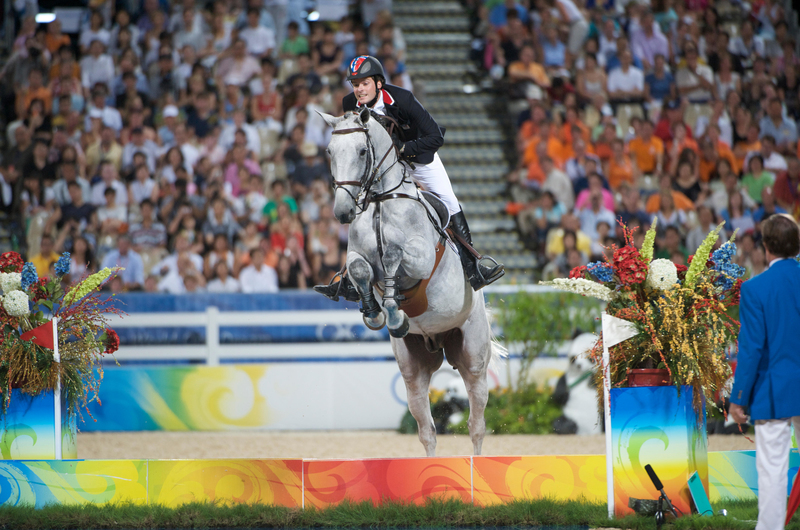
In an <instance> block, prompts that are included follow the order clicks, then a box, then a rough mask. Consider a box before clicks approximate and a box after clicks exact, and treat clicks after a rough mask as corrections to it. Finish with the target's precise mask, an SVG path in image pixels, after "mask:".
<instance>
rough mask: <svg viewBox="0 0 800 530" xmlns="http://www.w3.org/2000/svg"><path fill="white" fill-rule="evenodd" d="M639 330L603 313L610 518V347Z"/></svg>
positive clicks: (611, 505) (611, 508)
mask: <svg viewBox="0 0 800 530" xmlns="http://www.w3.org/2000/svg"><path fill="white" fill-rule="evenodd" d="M638 333H639V332H638V331H637V330H636V328H635V327H634V326H633V324H631V323H630V322H628V321H627V320H622V319H621V318H617V317H613V316H611V315H609V314H608V313H603V408H604V410H605V418H606V421H605V423H606V488H607V493H608V518H609V519H611V518H612V517H614V462H613V461H612V460H611V448H612V445H611V367H610V363H609V357H610V356H609V353H608V349H609V348H611V347H612V346H615V345H617V344H619V343H620V342H624V341H626V340H628V339H629V338H631V337H633V336H635V335H637V334H638Z"/></svg>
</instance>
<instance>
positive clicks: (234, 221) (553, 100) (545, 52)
mask: <svg viewBox="0 0 800 530" xmlns="http://www.w3.org/2000/svg"><path fill="white" fill-rule="evenodd" d="M466 2H467V3H466V6H465V7H466V8H467V9H468V10H469V12H470V13H471V15H472V19H473V25H472V34H473V42H472V46H471V49H469V50H465V51H464V53H465V55H471V57H472V59H473V60H474V61H475V63H476V65H478V67H479V70H480V72H481V75H482V76H483V79H484V80H485V81H487V82H488V83H490V84H491V85H492V86H493V87H495V88H498V87H499V88H500V89H501V92H500V97H501V98H503V99H505V100H507V101H508V108H509V112H510V113H512V115H513V123H514V124H515V127H516V130H515V131H514V132H513V135H514V136H515V138H516V154H517V156H516V158H515V160H514V164H515V165H514V166H513V170H512V171H511V172H510V173H509V174H508V175H507V176H506V179H507V183H508V191H509V197H510V199H509V203H508V206H507V212H508V213H509V214H510V215H513V216H515V217H516V219H517V222H518V228H519V231H520V234H521V237H522V238H523V240H524V241H525V244H526V246H527V247H528V248H529V249H530V251H531V252H534V253H536V255H537V256H538V257H539V258H540V259H539V262H540V263H541V264H542V265H543V266H542V267H541V269H540V270H539V271H537V272H536V276H537V277H539V276H541V277H554V276H564V275H566V274H568V272H569V270H570V269H571V268H573V267H575V266H579V265H583V264H586V263H587V262H588V261H594V260H597V259H600V258H601V257H602V255H603V253H604V252H607V248H608V247H609V245H610V244H612V243H614V242H618V238H619V236H620V235H621V231H620V230H619V227H618V222H622V223H624V224H627V225H628V226H630V227H633V226H639V227H641V229H640V230H639V231H638V237H640V238H641V237H642V235H643V233H644V231H645V229H647V228H648V227H649V224H650V222H651V219H652V218H653V217H657V218H658V227H659V238H658V257H665V258H668V259H671V260H673V261H675V262H676V263H683V264H685V263H686V261H687V259H688V256H689V252H690V251H693V250H694V249H695V248H696V246H697V245H698V244H699V242H700V241H701V240H702V238H703V236H704V235H705V234H706V233H707V232H708V231H709V230H710V229H711V228H713V227H714V226H715V225H716V224H717V223H719V222H724V223H725V236H726V237H727V236H728V235H730V234H731V233H733V232H734V231H735V230H738V235H737V241H738V242H739V256H738V258H737V259H738V260H739V263H740V264H741V265H744V266H745V267H747V269H748V271H750V273H751V274H757V273H759V272H761V271H763V270H764V268H765V267H766V266H767V263H765V257H764V250H763V247H762V245H761V243H760V234H759V224H760V222H761V221H762V220H763V219H765V218H766V217H767V216H769V215H771V214H773V213H776V212H789V213H791V214H793V215H794V216H795V217H798V215H800V162H798V158H797V155H798V149H799V148H800V144H799V143H798V133H797V124H796V119H797V118H798V117H800V86H798V85H799V84H800V70H798V68H799V67H800V63H798V56H797V53H796V50H797V43H796V42H795V41H794V40H793V38H792V35H793V34H794V31H793V30H791V29H790V27H789V26H788V25H787V20H788V21H790V22H791V23H794V19H792V18H791V17H789V16H788V14H792V15H794V13H793V12H791V11H784V7H783V6H782V4H781V3H780V0H760V1H756V2H752V3H750V4H739V3H728V2H727V1H726V2H721V1H719V0H718V1H717V2H716V3H714V2H712V1H711V0H688V1H686V2H685V3H684V2H673V1H672V0H652V1H651V2H650V3H649V4H648V3H642V2H636V1H631V2H624V1H617V2H613V1H612V2H610V3H606V4H602V5H600V4H599V3H597V0H587V1H586V2H585V3H584V2H582V1H581V0H577V1H573V0H533V1H532V2H531V3H526V2H517V1H516V0H487V1H485V2H480V1H477V0H466ZM14 7H15V9H16V11H14V12H13V13H12V15H13V16H14V20H13V24H10V23H7V24H6V28H8V27H13V28H14V38H13V46H12V47H11V49H8V50H7V53H6V54H5V56H4V57H3V63H2V64H3V67H2V71H1V72H0V98H1V99H2V108H1V109H0V117H1V118H2V123H3V124H4V138H2V141H3V143H4V146H5V149H4V155H3V158H2V163H1V164H0V224H1V225H2V231H1V233H0V246H1V247H2V249H3V250H8V249H14V250H19V251H21V252H22V253H23V254H24V255H26V256H27V258H28V260H30V261H33V262H34V263H35V264H36V266H37V269H38V272H39V274H40V275H46V274H48V272H49V270H50V267H52V265H53V263H54V262H55V260H56V259H57V257H58V255H59V254H60V253H61V252H63V251H69V252H71V253H72V259H73V267H72V274H73V276H75V277H79V276H80V275H82V274H83V273H85V272H91V271H93V270H96V269H99V268H102V267H105V266H114V265H120V266H123V267H125V271H124V272H123V273H122V274H121V275H120V276H119V277H117V278H116V279H115V280H114V281H113V282H112V284H111V288H112V290H115V291H123V290H127V291H134V290H144V291H148V292H158V291H160V292H168V293H175V294H180V293H185V292H198V291H208V292H274V291H277V290H278V289H287V288H288V289H292V288H299V289H304V288H308V287H310V286H311V285H314V284H317V283H327V282H328V281H329V279H330V278H331V277H332V275H333V274H334V273H335V272H336V271H338V270H339V269H340V267H341V265H342V263H343V259H344V250H345V249H346V244H347V229H346V227H342V226H340V225H339V223H338V222H337V221H336V220H335V219H334V218H333V215H332V196H331V192H330V178H331V177H330V169H329V160H327V158H326V153H325V150H324V149H325V147H326V145H327V142H328V140H329V139H330V130H328V127H327V126H326V124H325V123H324V121H323V120H322V119H321V118H320V116H319V115H318V114H317V112H318V111H320V112H328V113H331V114H336V115H339V114H341V113H342V109H341V100H342V97H343V96H344V95H345V94H347V92H348V91H349V90H350V87H349V86H348V84H347V83H346V82H345V81H344V72H345V69H346V66H347V64H348V63H349V62H350V61H351V60H352V59H353V58H354V57H357V56H359V55H363V54H372V55H375V56H376V57H378V58H379V59H380V60H381V61H382V63H383V65H384V68H385V69H386V72H387V76H388V77H389V82H390V83H392V84H395V85H399V86H402V87H404V88H407V89H410V90H414V89H415V87H414V86H413V85H412V79H411V78H410V76H409V75H408V72H407V70H406V66H405V60H406V53H405V40H404V38H403V32H402V30H401V28H399V27H397V26H396V25H395V24H394V23H393V21H392V15H391V0H363V1H362V2H361V3H360V4H354V5H350V7H349V12H348V14H347V15H346V16H343V17H340V18H337V19H336V20H333V21H331V20H327V21H321V20H318V19H319V13H318V12H316V11H312V9H313V4H311V5H307V3H306V2H305V1H304V0H246V1H244V0H234V1H222V0H216V1H210V2H208V3H201V2H197V1H196V0H182V1H172V2H169V1H167V0H117V1H116V2H114V1H111V0H108V1H102V0H99V1H98V0H91V1H90V2H89V5H88V6H86V9H85V10H84V11H83V13H84V15H83V17H82V18H81V20H80V21H79V22H78V23H77V27H75V28H74V31H70V32H66V31H65V30H64V29H63V28H62V21H61V20H60V19H59V18H58V17H56V18H55V20H53V21H50V22H48V23H37V21H36V18H35V15H36V13H37V12H38V11H39V7H38V6H37V5H36V2H35V1H30V0H29V1H28V2H15V3H14ZM7 22H8V21H7ZM795 27H796V25H795ZM8 40H9V42H11V39H8ZM416 88H417V89H418V90H416V91H415V93H416V94H417V97H418V98H419V99H421V100H422V101H423V103H424V98H423V97H422V94H420V90H419V89H420V88H421V86H417V87H416ZM443 125H447V124H446V123H443ZM444 162H445V164H447V160H444ZM87 263H88V265H86V264H87ZM533 279H534V278H531V280H533Z"/></svg>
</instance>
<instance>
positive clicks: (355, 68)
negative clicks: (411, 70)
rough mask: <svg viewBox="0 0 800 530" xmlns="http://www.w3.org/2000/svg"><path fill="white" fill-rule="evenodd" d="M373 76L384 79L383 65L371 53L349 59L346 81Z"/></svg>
mask: <svg viewBox="0 0 800 530" xmlns="http://www.w3.org/2000/svg"><path fill="white" fill-rule="evenodd" d="M375 76H380V77H381V78H382V79H384V80H385V79H386V73H385V72H384V71H383V65H382V64H381V62H380V61H379V60H378V59H376V58H375V57H373V56H371V55H360V56H358V57H356V58H355V59H353V60H352V61H350V66H348V68H347V80H348V81H353V80H354V79H365V78H367V77H375Z"/></svg>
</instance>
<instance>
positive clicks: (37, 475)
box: [0, 460, 147, 508]
mask: <svg viewBox="0 0 800 530" xmlns="http://www.w3.org/2000/svg"><path fill="white" fill-rule="evenodd" d="M123 501H125V502H133V503H136V504H146V503H147V463H146V461H144V460H40V461H3V462H0V504H7V505H14V506H16V505H19V504H28V505H33V506H36V507H37V508H41V507H43V506H45V505H46V504H105V503H108V502H123Z"/></svg>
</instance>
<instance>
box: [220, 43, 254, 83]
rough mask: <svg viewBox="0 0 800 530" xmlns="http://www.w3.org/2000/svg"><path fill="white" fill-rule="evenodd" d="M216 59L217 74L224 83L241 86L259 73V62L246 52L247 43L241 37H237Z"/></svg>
mask: <svg viewBox="0 0 800 530" xmlns="http://www.w3.org/2000/svg"><path fill="white" fill-rule="evenodd" d="M223 55H224V56H225V58H223ZM218 59H219V66H218V67H217V76H218V77H219V78H220V79H221V80H222V82H223V83H224V84H233V85H237V86H240V87H241V86H244V85H246V84H247V83H248V81H250V79H251V78H252V77H254V76H257V75H259V74H260V73H261V64H260V63H259V62H258V59H256V58H255V57H253V56H252V55H248V54H247V43H246V42H245V41H244V39H241V38H239V39H237V40H236V42H234V43H233V46H232V47H231V48H230V49H228V50H226V51H225V52H224V54H220V55H219V57H218Z"/></svg>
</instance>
